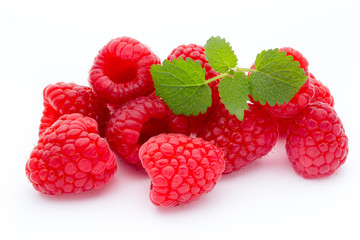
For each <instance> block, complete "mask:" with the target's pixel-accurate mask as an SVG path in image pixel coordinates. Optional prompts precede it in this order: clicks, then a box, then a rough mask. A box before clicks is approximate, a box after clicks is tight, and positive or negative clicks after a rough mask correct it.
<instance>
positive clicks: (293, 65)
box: [249, 48, 307, 106]
mask: <svg viewBox="0 0 360 240" xmlns="http://www.w3.org/2000/svg"><path fill="white" fill-rule="evenodd" d="M255 68H256V71H255V72H253V73H251V74H250V76H249V81H250V82H251V95H252V97H253V98H254V100H255V101H259V102H260V103H261V104H265V103H266V102H268V103H269V104H270V105H271V106H274V105H275V103H277V104H278V105H281V104H283V103H288V102H289V101H290V100H291V99H292V98H293V97H294V95H295V94H296V93H297V92H298V91H299V89H300V87H301V86H302V85H303V84H304V83H305V81H306V79H307V76H305V73H304V69H302V68H300V64H299V62H297V61H293V57H292V56H286V52H283V51H280V52H279V49H277V48H275V49H270V50H267V51H265V50H264V51H262V52H261V53H259V54H258V55H257V57H256V60H255Z"/></svg>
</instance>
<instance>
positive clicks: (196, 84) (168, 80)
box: [150, 57, 211, 116]
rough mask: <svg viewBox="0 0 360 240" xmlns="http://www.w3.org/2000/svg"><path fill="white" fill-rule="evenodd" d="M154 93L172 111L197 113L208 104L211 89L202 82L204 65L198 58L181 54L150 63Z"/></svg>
mask: <svg viewBox="0 0 360 240" xmlns="http://www.w3.org/2000/svg"><path fill="white" fill-rule="evenodd" d="M150 72H151V76H152V77H153V80H154V85H155V94H156V95H157V96H159V97H161V98H162V99H163V100H164V101H165V103H166V104H167V105H168V106H169V108H170V109H172V110H173V112H174V113H175V114H184V115H186V116H190V115H191V114H192V115H194V116H196V115H198V114H199V113H200V112H201V113H205V112H206V110H207V108H208V107H210V106H211V89H210V87H209V86H208V85H207V84H206V82H205V69H204V68H202V67H201V64H200V62H199V61H194V60H192V59H191V58H188V59H187V60H186V62H185V61H184V59H182V58H181V57H180V58H179V59H178V60H176V59H173V60H172V63H171V62H169V61H168V60H165V61H164V62H163V65H152V66H151V70H150Z"/></svg>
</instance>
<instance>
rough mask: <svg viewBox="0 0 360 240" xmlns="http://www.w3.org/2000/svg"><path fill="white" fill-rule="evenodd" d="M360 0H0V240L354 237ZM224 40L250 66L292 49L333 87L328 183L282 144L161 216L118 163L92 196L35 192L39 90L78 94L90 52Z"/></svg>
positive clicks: (359, 188) (358, 185) (359, 172)
mask: <svg viewBox="0 0 360 240" xmlns="http://www.w3.org/2000/svg"><path fill="white" fill-rule="evenodd" d="M359 12H360V2H359V1H356V0H355V1H345V0H343V1H315V0H311V1H307V0H303V1H294V2H292V1H274V0H272V1H250V0H249V1H225V0H218V1H210V0H207V1H194V0H192V1H179V2H175V1H163V2H160V1H144V2H139V1H114V2H108V1H101V3H100V1H99V3H95V2H93V1H83V2H80V1H56V2H55V1H54V2H52V1H43V2H39V1H22V2H21V1H1V3H0V30H1V35H2V36H1V37H0V71H1V74H0V83H1V85H0V104H1V118H0V128H1V137H0V148H1V151H0V152H1V160H0V161H1V164H0V222H1V223H0V239H4V240H5V239H39V240H40V239H75V238H77V239H158V240H160V239H192V238H202V239H205V238H206V239H227V238H230V239H232V238H237V239H360V232H359V222H360V219H359V218H360V217H359V216H360V161H359V154H360V152H359V146H360V142H359V135H360V131H359V123H360V115H359V105H358V103H359V101H358V98H359V86H360V85H359V80H360V77H359V71H358V69H359V66H360V57H359V56H360V50H359V43H360V37H359V35H358V34H359V26H360V17H359ZM212 35H215V36H216V35H220V36H222V37H225V38H226V39H227V40H228V41H229V42H230V43H231V44H232V46H233V49H234V50H235V52H236V54H237V55H238V58H239V66H241V67H248V66H250V65H251V64H252V62H253V61H254V59H255V57H256V54H257V53H258V52H260V51H261V50H263V49H269V48H275V47H283V46H291V47H293V48H296V49H298V50H300V51H301V52H302V53H303V54H304V55H305V56H306V57H307V59H308V61H309V63H310V67H309V69H310V71H311V72H312V73H313V74H314V75H315V76H316V77H317V78H318V79H319V80H321V81H323V82H324V83H325V84H326V85H327V86H328V87H329V88H330V89H331V92H332V94H333V95H334V97H335V109H336V111H337V113H338V114H339V116H340V118H341V119H342V121H343V123H344V126H345V129H346V133H347V135H348V137H349V144H350V151H349V155H348V159H347V161H346V163H345V164H344V165H343V166H342V167H341V168H340V169H339V170H338V171H337V172H336V173H335V174H334V175H333V176H331V177H328V178H324V179H321V180H305V179H302V178H301V177H299V176H298V175H297V174H295V172H294V171H293V169H292V167H291V165H290V164H289V162H288V160H287V157H286V154H285V151H284V140H281V141H280V142H279V143H278V144H277V145H276V147H275V149H274V150H273V151H272V152H271V153H270V154H269V155H268V156H266V157H264V158H262V159H260V160H258V161H257V162H256V163H255V164H253V165H251V166H249V167H247V168H246V169H244V170H243V171H240V172H237V173H233V174H231V175H227V176H224V177H223V178H222V179H221V181H220V182H219V184H218V185H217V186H216V187H215V188H214V190H213V191H212V192H210V193H209V194H207V195H206V196H204V197H203V198H202V199H201V200H199V201H198V202H194V203H193V204H190V205H187V206H182V207H181V206H180V207H176V208H172V209H161V208H158V207H155V206H154V205H152V204H151V203H150V201H149V198H148V194H149V186H150V180H149V178H148V177H147V176H146V175H145V174H143V173H141V172H138V171H135V170H134V169H132V168H131V167H129V166H126V165H123V164H120V165H119V171H118V172H117V174H116V175H115V178H114V179H113V180H112V181H111V183H110V184H108V185H107V186H106V187H105V188H104V189H103V190H99V191H94V192H91V193H85V194H80V195H71V196H61V197H54V196H46V195H43V194H40V193H38V192H36V191H35V190H34V189H33V188H32V186H31V184H30V183H29V182H28V180H27V179H26V176H25V170H24V167H25V162H26V161H27V158H28V156H29V154H30V152H31V150H32V148H33V147H34V146H35V144H36V142H37V133H38V125H39V121H40V117H41V112H42V90H43V88H44V87H45V86H46V85H47V84H50V83H56V82H59V81H65V82H75V83H77V84H85V85H87V77H88V70H89V69H90V67H91V64H92V61H93V59H94V57H95V55H96V54H97V51H98V50H99V49H100V48H101V47H102V46H103V45H104V44H106V43H107V42H108V41H109V40H110V39H112V38H115V37H119V36H130V37H133V38H136V39H138V40H140V41H141V42H143V43H145V44H146V45H148V46H150V47H151V48H152V50H153V51H154V52H155V53H156V54H158V56H159V57H160V58H161V59H162V60H163V59H165V58H166V57H167V55H168V54H169V53H170V51H171V50H172V49H173V48H175V47H177V46H178V45H180V44H189V43H197V44H202V45H203V44H204V43H205V42H206V40H207V39H208V38H209V37H210V36H212Z"/></svg>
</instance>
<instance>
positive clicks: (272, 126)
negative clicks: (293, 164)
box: [198, 102, 279, 173]
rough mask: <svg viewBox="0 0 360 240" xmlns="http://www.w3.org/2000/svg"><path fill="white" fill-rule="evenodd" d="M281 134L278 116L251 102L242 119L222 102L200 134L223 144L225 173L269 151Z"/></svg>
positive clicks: (221, 146) (205, 138)
mask: <svg viewBox="0 0 360 240" xmlns="http://www.w3.org/2000/svg"><path fill="white" fill-rule="evenodd" d="M278 135H279V130H278V126H277V123H276V120H275V119H273V118H271V117H270V116H269V115H268V114H267V113H266V112H264V111H263V110H261V109H260V108H258V107H257V106H255V105H253V104H250V105H249V110H247V111H245V116H244V119H243V121H239V120H238V119H237V118H236V116H235V115H230V113H229V111H228V110H227V109H226V108H225V106H224V104H222V103H221V102H220V103H219V104H218V105H217V107H216V108H215V109H214V111H212V112H211V113H210V115H209V120H208V121H207V122H206V123H205V125H204V126H203V128H202V129H200V131H199V134H198V137H201V138H203V139H204V140H206V141H209V142H211V143H212V144H215V145H217V146H218V147H220V149H221V150H222V151H223V152H224V158H225V161H226V168H225V171H224V173H231V172H233V171H237V170H239V169H241V168H243V167H245V166H247V165H248V164H250V163H251V162H253V161H255V160H256V159H258V158H260V157H262V156H264V155H266V154H268V153H269V152H270V150H271V149H272V148H273V147H274V145H275V143H276V141H277V138H278Z"/></svg>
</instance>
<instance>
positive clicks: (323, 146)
mask: <svg viewBox="0 0 360 240" xmlns="http://www.w3.org/2000/svg"><path fill="white" fill-rule="evenodd" d="M286 152H287V155H288V157H289V160H290V162H291V163H292V166H293V167H294V169H295V171H296V172H297V173H299V174H300V175H301V176H303V177H304V178H317V177H322V176H328V175H331V174H332V173H333V172H334V171H335V170H336V169H337V168H339V167H340V165H342V164H343V163H344V162H345V159H346V156H347V153H348V138H347V136H346V135H345V130H344V127H343V125H342V123H341V120H340V119H339V117H338V116H337V114H336V112H335V110H334V109H333V108H332V107H330V105H329V104H327V103H320V102H318V103H312V104H309V105H308V106H307V107H306V108H304V109H303V110H302V112H301V113H300V114H299V115H297V116H296V118H295V120H294V122H293V123H292V125H291V126H290V129H289V135H288V137H287V139H286Z"/></svg>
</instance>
